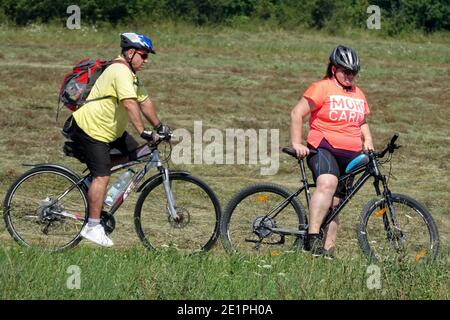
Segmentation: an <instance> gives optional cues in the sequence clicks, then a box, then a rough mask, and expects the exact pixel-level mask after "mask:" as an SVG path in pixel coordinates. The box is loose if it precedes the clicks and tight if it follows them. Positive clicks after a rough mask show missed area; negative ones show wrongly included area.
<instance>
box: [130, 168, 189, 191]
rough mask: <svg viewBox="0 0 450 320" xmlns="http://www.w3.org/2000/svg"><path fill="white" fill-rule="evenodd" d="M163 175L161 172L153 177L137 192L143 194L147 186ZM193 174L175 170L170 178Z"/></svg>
mask: <svg viewBox="0 0 450 320" xmlns="http://www.w3.org/2000/svg"><path fill="white" fill-rule="evenodd" d="M162 175H163V174H162V173H161V172H159V173H157V174H155V175H153V176H151V177H150V178H148V179H147V180H145V181H144V182H143V183H142V184H141V185H140V186H139V188H138V189H137V190H136V192H141V191H142V190H143V189H144V188H145V186H147V185H148V184H150V183H151V182H153V181H154V180H156V179H159V178H160V177H161V176H162ZM190 175H191V173H190V172H188V171H182V170H174V171H170V176H190Z"/></svg>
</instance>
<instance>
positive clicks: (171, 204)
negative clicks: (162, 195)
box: [161, 168, 179, 221]
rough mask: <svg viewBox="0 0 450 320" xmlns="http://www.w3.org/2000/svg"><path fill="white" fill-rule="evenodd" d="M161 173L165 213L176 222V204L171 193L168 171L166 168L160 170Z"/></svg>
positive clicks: (177, 217)
mask: <svg viewBox="0 0 450 320" xmlns="http://www.w3.org/2000/svg"><path fill="white" fill-rule="evenodd" d="M161 173H162V174H163V175H162V178H163V185H164V191H165V192H166V198H167V208H166V209H167V213H168V215H169V216H170V217H171V218H172V219H173V220H175V221H177V220H178V219H179V216H178V214H177V210H176V209H175V208H176V203H175V199H174V197H173V193H172V188H171V182H170V176H169V170H168V169H167V168H162V169H161Z"/></svg>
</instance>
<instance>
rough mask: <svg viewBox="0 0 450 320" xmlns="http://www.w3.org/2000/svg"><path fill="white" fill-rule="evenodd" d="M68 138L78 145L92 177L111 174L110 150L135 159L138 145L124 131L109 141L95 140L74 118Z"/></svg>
mask: <svg viewBox="0 0 450 320" xmlns="http://www.w3.org/2000/svg"><path fill="white" fill-rule="evenodd" d="M70 138H71V139H72V140H73V141H74V142H75V143H76V144H77V147H80V149H81V152H82V153H83V155H84V158H85V160H86V165H87V167H88V168H89V170H90V171H91V173H92V175H93V176H94V177H104V176H110V175H111V166H112V164H111V154H110V152H111V150H112V149H117V150H118V151H119V152H120V154H121V155H122V156H128V158H129V160H135V159H136V149H137V148H138V146H139V145H138V143H137V142H136V140H135V139H134V138H133V137H132V136H131V135H129V134H128V133H127V132H126V131H125V132H124V134H123V135H122V136H121V137H120V138H119V139H117V140H115V141H113V142H111V143H106V142H102V141H98V140H95V139H93V138H91V137H90V136H89V135H87V134H86V133H85V132H84V131H83V130H82V129H81V128H80V127H79V126H78V125H77V123H76V122H75V119H73V120H72V126H71V128H70ZM120 154H119V155H120Z"/></svg>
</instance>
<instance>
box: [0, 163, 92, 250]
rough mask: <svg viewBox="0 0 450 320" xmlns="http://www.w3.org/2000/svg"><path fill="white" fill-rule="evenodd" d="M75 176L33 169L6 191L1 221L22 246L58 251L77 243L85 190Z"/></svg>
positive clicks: (59, 171)
mask: <svg viewBox="0 0 450 320" xmlns="http://www.w3.org/2000/svg"><path fill="white" fill-rule="evenodd" d="M77 180H78V177H76V176H74V175H72V174H69V173H68V172H65V171H64V170H61V169H58V168H51V167H37V168H33V169H31V170H29V171H27V172H26V173H24V174H23V175H22V176H21V177H19V178H18V179H17V180H16V181H15V182H14V183H13V185H12V186H11V187H10V189H9V190H8V193H7V194H6V197H5V201H4V203H3V210H4V211H3V218H4V220H5V223H6V227H7V229H8V232H9V233H10V234H11V236H12V237H13V238H14V240H16V241H17V242H19V243H20V244H22V245H25V246H38V247H43V248H45V249H50V250H62V249H67V248H69V247H72V246H74V245H76V244H77V243H78V242H79V241H80V236H79V233H80V231H81V228H82V226H83V225H84V221H85V220H86V218H87V215H88V210H87V207H88V202H87V195H86V191H85V190H84V189H83V187H81V186H77V185H76V182H77Z"/></svg>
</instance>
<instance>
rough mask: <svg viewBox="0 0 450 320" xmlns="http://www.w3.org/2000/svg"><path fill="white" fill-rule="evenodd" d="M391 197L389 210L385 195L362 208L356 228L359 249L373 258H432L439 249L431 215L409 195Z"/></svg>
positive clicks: (430, 259)
mask: <svg viewBox="0 0 450 320" xmlns="http://www.w3.org/2000/svg"><path fill="white" fill-rule="evenodd" d="M391 197H392V202H393V203H392V209H393V210H392V212H390V209H389V208H388V206H387V205H386V200H385V199H384V198H382V199H373V200H371V201H370V202H369V203H368V204H367V205H366V207H365V208H364V209H363V211H362V213H361V220H360V224H359V228H358V240H359V244H360V246H361V248H362V250H363V251H364V253H365V254H366V256H367V257H368V258H369V259H370V260H373V261H386V260H391V259H397V260H401V261H405V260H406V261H409V262H413V263H414V262H417V263H419V262H430V261H433V260H434V259H435V258H436V256H437V254H438V250H439V234H438V230H437V227H436V224H435V222H434V220H433V218H432V216H431V214H430V213H429V212H428V210H427V209H426V208H425V207H424V206H423V205H421V204H420V203H418V202H417V201H416V200H414V199H412V198H410V197H408V196H405V195H401V194H392V196H391ZM391 216H392V217H393V218H394V219H395V221H396V222H395V224H394V223H393V221H392V219H391V218H390V217H391Z"/></svg>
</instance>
